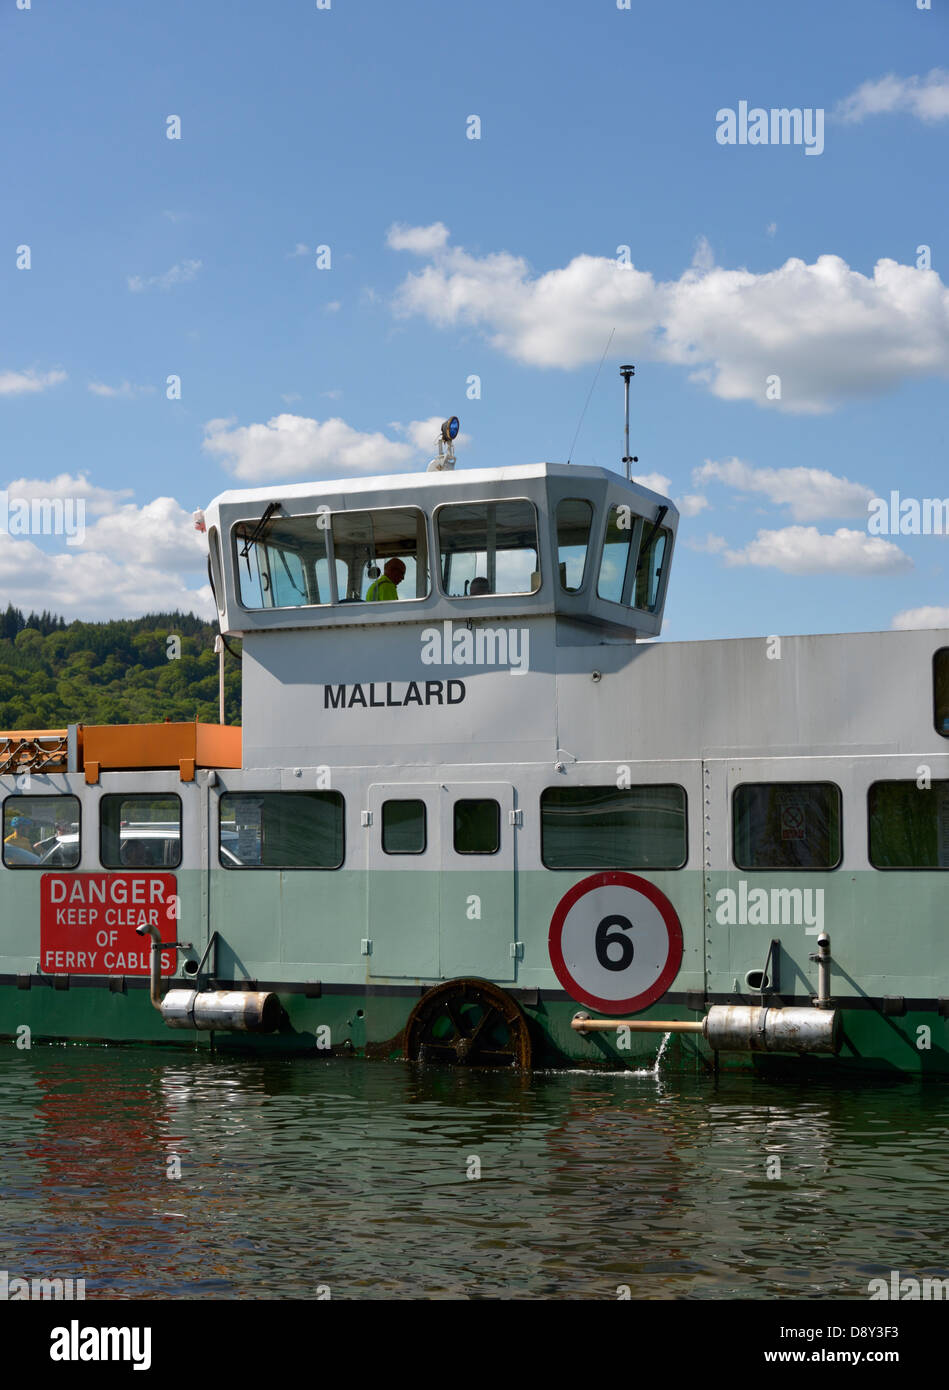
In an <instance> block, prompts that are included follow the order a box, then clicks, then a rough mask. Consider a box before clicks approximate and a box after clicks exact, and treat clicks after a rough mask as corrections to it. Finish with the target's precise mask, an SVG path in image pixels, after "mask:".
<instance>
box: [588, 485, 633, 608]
mask: <svg viewBox="0 0 949 1390" xmlns="http://www.w3.org/2000/svg"><path fill="white" fill-rule="evenodd" d="M639 524H640V518H639V517H638V516H634V515H633V514H632V512H631V511H630V509H629V507H627V506H619V507H610V511H609V516H608V517H607V520H606V535H605V536H604V538H603V554H602V556H601V557H600V574H599V577H598V579H597V581H596V592H597V597H598V598H605V599H608V600H609V602H610V603H622V602H623V593H624V590H625V588H626V571H627V569H628V567H629V551H630V542H631V541H632V538H633V532H634V530H635V528H636V527H637V526H638V525H639Z"/></svg>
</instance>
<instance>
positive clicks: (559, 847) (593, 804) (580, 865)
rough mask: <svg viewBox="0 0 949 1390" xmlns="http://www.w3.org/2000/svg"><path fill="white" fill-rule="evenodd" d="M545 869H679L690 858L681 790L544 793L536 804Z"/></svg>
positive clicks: (555, 790) (658, 787)
mask: <svg viewBox="0 0 949 1390" xmlns="http://www.w3.org/2000/svg"><path fill="white" fill-rule="evenodd" d="M540 844H541V851H540V853H541V859H542V860H543V863H544V864H545V865H546V867H547V868H548V869H681V868H682V866H683V865H684V864H685V862H686V859H687V858H688V834H687V823H686V796H685V789H684V788H683V787H680V786H677V785H675V784H674V783H664V784H661V785H656V786H636V787H615V786H606V787H548V788H547V789H546V791H544V792H543V793H542V794H541V798H540Z"/></svg>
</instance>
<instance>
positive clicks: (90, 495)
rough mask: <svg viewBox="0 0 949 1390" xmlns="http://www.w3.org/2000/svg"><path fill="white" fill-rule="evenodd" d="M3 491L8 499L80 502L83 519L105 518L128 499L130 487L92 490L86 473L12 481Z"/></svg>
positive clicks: (94, 488)
mask: <svg viewBox="0 0 949 1390" xmlns="http://www.w3.org/2000/svg"><path fill="white" fill-rule="evenodd" d="M6 491H7V492H8V493H9V495H10V496H11V497H23V498H26V499H27V500H28V501H31V500H32V499H33V498H34V497H38V498H43V497H49V498H56V497H60V498H62V499H63V500H65V499H67V498H69V499H70V500H78V499H81V500H82V501H83V502H84V503H85V509H86V515H87V516H105V515H106V514H107V513H109V512H111V511H113V510H114V509H115V508H116V506H118V505H120V504H122V503H123V502H124V499H125V498H127V497H131V496H132V489H131V488H130V487H126V488H119V489H113V488H105V487H96V486H95V484H94V483H90V481H89V478H88V475H87V474H86V473H77V474H72V473H58V474H57V475H56V477H55V478H14V479H12V480H11V481H10V482H8V483H7V484H6Z"/></svg>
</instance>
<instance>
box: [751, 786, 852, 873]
mask: <svg viewBox="0 0 949 1390" xmlns="http://www.w3.org/2000/svg"><path fill="white" fill-rule="evenodd" d="M732 835H733V858H734V861H735V864H736V866H737V867H738V868H739V869H836V867H837V865H838V864H839V863H840V860H841V854H842V839H841V795H840V788H839V787H838V786H836V785H835V784H834V783H833V782H744V783H742V785H740V786H738V787H736V788H735V793H734V797H733V799H732Z"/></svg>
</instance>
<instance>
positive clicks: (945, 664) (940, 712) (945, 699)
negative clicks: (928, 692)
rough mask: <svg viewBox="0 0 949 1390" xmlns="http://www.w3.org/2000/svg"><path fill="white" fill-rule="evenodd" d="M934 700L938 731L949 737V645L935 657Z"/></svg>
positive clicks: (944, 736)
mask: <svg viewBox="0 0 949 1390" xmlns="http://www.w3.org/2000/svg"><path fill="white" fill-rule="evenodd" d="M933 702H934V707H935V724H936V732H937V733H939V734H942V736H943V738H949V647H943V648H942V650H941V651H938V652H937V653H936V655H935V656H934V657H933Z"/></svg>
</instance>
